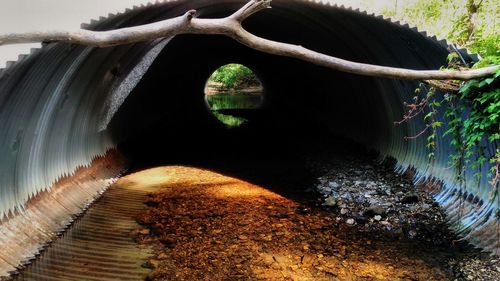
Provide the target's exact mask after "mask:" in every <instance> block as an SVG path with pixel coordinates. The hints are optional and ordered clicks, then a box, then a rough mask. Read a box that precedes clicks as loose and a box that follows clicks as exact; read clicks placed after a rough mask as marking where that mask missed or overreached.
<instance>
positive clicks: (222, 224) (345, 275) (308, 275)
mask: <svg viewBox="0 0 500 281" xmlns="http://www.w3.org/2000/svg"><path fill="white" fill-rule="evenodd" d="M123 180H125V181H128V182H133V183H134V184H137V185H140V184H144V185H151V184H153V185H159V184H162V185H163V187H162V188H161V189H160V191H159V192H156V193H154V194H151V195H150V196H149V199H148V201H147V202H145V203H147V204H148V205H149V206H150V208H147V209H146V210H145V211H144V212H143V213H142V214H141V215H140V216H139V218H138V221H139V222H140V223H142V224H143V225H144V227H145V229H143V230H141V231H138V232H137V233H138V237H137V238H138V240H139V241H140V242H142V243H149V244H153V245H154V246H155V257H154V258H152V259H151V260H150V262H149V266H150V267H152V268H153V269H154V271H153V272H152V274H151V275H150V278H151V279H154V280H448V279H450V276H448V273H447V272H446V271H445V269H443V268H441V267H440V266H438V265H437V264H438V263H437V262H436V260H438V259H439V258H440V257H439V255H437V254H435V253H433V252H432V250H431V249H425V247H418V246H417V245H415V244H412V243H411V242H404V241H400V240H397V241H391V240H386V239H378V240H377V239H371V238H370V237H368V236H369V235H367V234H363V233H358V232H356V231H355V228H353V227H348V226H345V225H338V224H337V223H336V220H335V218H334V217H332V214H329V213H326V212H323V211H321V210H316V209H314V208H313V209H311V208H309V207H306V206H305V205H303V204H302V203H299V202H296V201H293V200H290V199H288V198H286V197H284V196H282V195H278V194H276V193H274V192H272V191H270V190H268V189H266V188H265V187H262V186H257V185H254V184H252V183H249V182H246V181H243V180H240V179H237V178H232V177H229V176H225V175H222V174H219V173H215V172H212V171H208V170H203V169H198V168H191V167H181V166H168V167H161V168H156V169H152V170H146V171H144V172H139V173H135V174H132V175H129V176H127V177H125V178H124V179H123Z"/></svg>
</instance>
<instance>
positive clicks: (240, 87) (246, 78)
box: [204, 63, 264, 128]
mask: <svg viewBox="0 0 500 281" xmlns="http://www.w3.org/2000/svg"><path fill="white" fill-rule="evenodd" d="M263 91H264V89H263V87H262V83H261V82H260V80H259V78H258V77H257V75H256V74H255V73H254V72H253V71H252V70H251V69H250V68H249V67H247V66H245V65H242V64H238V63H230V64H226V65H223V66H221V67H219V68H217V69H216V70H215V71H214V72H213V73H212V74H211V75H210V77H209V78H208V80H207V82H206V84H205V90H204V92H205V103H206V106H207V109H208V110H209V111H210V112H211V113H212V115H213V116H214V117H215V118H217V119H218V120H219V121H220V122H222V123H223V124H224V125H226V126H227V127H228V128H235V127H239V126H242V125H243V124H245V123H247V122H249V121H250V120H251V119H252V115H254V114H255V111H256V110H258V109H259V108H260V107H261V105H262V102H263Z"/></svg>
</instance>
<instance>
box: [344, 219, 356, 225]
mask: <svg viewBox="0 0 500 281" xmlns="http://www.w3.org/2000/svg"><path fill="white" fill-rule="evenodd" d="M345 222H346V223H347V224H350V225H353V224H354V219H347V220H346V221H345Z"/></svg>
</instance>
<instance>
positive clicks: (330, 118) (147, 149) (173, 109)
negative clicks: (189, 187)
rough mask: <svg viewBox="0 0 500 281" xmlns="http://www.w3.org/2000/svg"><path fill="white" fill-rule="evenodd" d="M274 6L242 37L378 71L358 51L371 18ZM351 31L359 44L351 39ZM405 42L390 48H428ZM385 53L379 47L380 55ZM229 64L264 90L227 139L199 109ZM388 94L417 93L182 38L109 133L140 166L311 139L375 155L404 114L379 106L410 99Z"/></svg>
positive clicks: (206, 13)
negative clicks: (323, 136)
mask: <svg viewBox="0 0 500 281" xmlns="http://www.w3.org/2000/svg"><path fill="white" fill-rule="evenodd" d="M274 6H275V9H273V10H271V11H269V12H267V11H266V12H264V13H262V14H259V15H255V17H252V18H250V19H249V20H248V21H247V22H245V28H247V29H248V30H249V31H250V32H252V33H254V34H256V35H259V36H262V37H265V38H272V39H274V40H277V41H282V42H287V43H293V44H297V45H303V46H305V47H307V48H310V49H313V50H317V51H320V52H324V53H327V54H329V55H333V56H337V57H342V58H345V59H349V60H353V61H370V62H374V63H376V59H381V58H380V57H379V56H378V55H381V54H378V55H377V56H370V53H371V52H374V51H373V49H376V48H374V47H373V46H366V45H362V44H360V43H359V42H357V41H359V40H361V39H360V38H358V37H361V38H363V37H367V36H374V35H373V34H371V33H373V30H372V29H370V34H369V33H367V30H368V29H366V27H368V26H372V25H373V21H378V19H376V18H371V17H365V16H362V15H357V14H356V13H355V12H352V11H340V10H339V11H337V14H336V15H335V17H334V18H331V17H330V18H328V19H329V22H328V24H326V23H325V22H324V21H322V20H323V19H322V18H321V16H324V17H327V16H326V15H322V13H319V17H318V14H317V12H318V11H317V10H315V8H316V9H317V8H318V7H310V6H308V5H304V3H290V4H289V3H287V4H286V5H283V4H282V3H279V2H277V3H276V4H274ZM236 8H237V6H232V5H228V4H227V3H222V4H220V6H218V5H217V4H213V5H210V8H207V9H206V10H202V12H200V16H203V17H207V18H211V17H213V18H216V17H222V16H227V15H229V14H230V13H231V12H232V11H233V10H234V9H236ZM311 14H315V17H311V16H310V15H311ZM353 23H355V26H356V27H357V28H358V31H359V33H361V34H359V35H358V34H353V33H352V32H350V29H352V28H353V25H354V24H353ZM387 24H389V25H390V23H387ZM380 31H381V32H383V29H382V28H381V29H380ZM410 35H413V36H417V37H418V36H421V35H420V34H419V33H416V34H412V33H411V32H409V33H408V37H403V36H399V38H396V39H399V40H400V41H402V42H404V43H408V46H405V47H406V48H407V50H406V51H407V52H408V53H411V52H413V53H414V49H415V48H418V49H422V50H425V49H428V48H430V46H431V45H432V44H429V43H430V42H426V41H423V42H421V41H418V40H411V38H410V37H409V36H410ZM374 37H375V36H374ZM325 38H328V40H325ZM364 40H369V38H364ZM376 43H378V42H376ZM419 43H420V44H422V46H418V45H417V44H419ZM426 43H427V44H428V46H425V44H426ZM413 44H415V45H416V46H414V45H413ZM383 48H384V46H380V47H379V48H378V50H383ZM434 48H435V46H434ZM404 51H405V50H399V52H404ZM383 52H384V53H385V52H388V51H387V50H383ZM445 54H446V51H444V50H440V52H439V54H438V55H440V56H441V57H440V59H439V60H437V61H435V60H434V61H432V62H430V61H426V60H425V59H424V60H421V59H420V58H418V57H412V58H411V59H409V60H407V59H405V60H402V59H401V60H400V61H398V59H400V58H396V57H391V60H392V61H391V62H392V63H400V64H401V65H402V66H410V65H415V64H416V63H419V64H420V67H421V68H426V67H429V68H432V67H435V66H437V65H439V64H442V63H443V60H444V57H445ZM434 55H436V54H434ZM412 60H414V61H412ZM227 63H240V64H243V65H246V66H248V67H250V68H251V69H252V70H254V71H255V73H256V74H257V76H258V77H259V79H260V80H261V81H262V84H263V87H264V103H263V106H262V108H261V109H259V110H256V111H255V112H254V113H253V114H252V116H250V122H249V124H245V125H244V126H243V127H242V128H238V129H231V130H228V129H226V128H225V127H224V126H221V124H219V123H218V122H217V120H215V119H214V118H213V117H212V116H210V114H208V113H209V112H207V110H206V105H205V104H204V100H203V89H204V86H205V83H206V80H207V78H208V77H209V76H210V74H211V73H212V72H213V71H214V70H215V69H217V68H218V67H220V66H222V65H224V64H227ZM385 63H388V62H385ZM387 85H390V87H392V88H398V90H400V91H401V92H405V91H410V90H411V89H414V88H415V87H416V85H417V83H415V82H401V81H391V80H384V79H374V78H367V77H362V76H357V75H352V74H346V73H342V72H336V71H332V70H330V69H326V68H323V67H319V66H315V65H312V64H310V63H306V62H302V61H299V60H296V59H291V58H286V57H278V56H272V55H267V54H263V53H260V52H258V51H255V50H252V49H250V48H247V47H245V46H242V45H241V44H239V43H237V42H235V41H234V40H231V39H229V38H226V37H222V36H199V35H196V36H193V35H182V36H177V37H175V38H173V39H172V40H171V41H170V42H169V43H168V44H167V45H166V46H165V47H164V49H163V50H162V52H161V53H160V54H159V55H158V57H157V58H156V60H155V61H154V63H153V64H152V65H151V67H150V68H149V70H148V71H147V72H146V74H145V75H144V76H143V77H142V79H141V81H140V82H139V83H138V85H137V86H136V88H135V89H134V90H133V91H132V92H131V93H130V95H129V96H128V97H127V99H126V100H125V102H124V103H123V104H122V106H121V107H120V109H119V110H118V111H117V113H116V114H115V115H114V117H113V119H112V121H111V122H110V124H109V128H110V131H111V132H112V134H113V136H114V138H115V139H117V140H119V147H120V148H121V150H122V151H124V152H125V153H126V154H127V155H129V156H130V157H132V158H134V159H137V160H138V159H139V158H142V159H141V161H146V159H145V158H148V157H150V158H151V159H150V160H156V161H161V159H173V158H174V157H177V158H182V157H186V156H187V155H190V156H193V157H205V158H206V157H207V156H212V157H215V156H221V154H224V151H227V152H231V153H227V154H228V155H231V156H234V153H232V152H235V151H237V152H238V153H237V155H239V156H241V157H250V156H256V155H260V157H262V155H271V154H273V151H274V152H276V151H279V150H280V148H283V147H286V146H293V145H294V144H300V143H306V142H309V141H310V140H311V138H314V137H315V135H317V133H318V132H323V133H325V132H326V133H330V134H334V135H338V136H342V137H345V138H349V139H351V140H353V141H355V142H359V143H362V144H363V145H365V146H366V147H368V148H377V149H379V148H380V144H382V143H387V140H389V139H391V138H392V137H393V134H394V129H393V128H391V126H393V125H392V122H393V121H394V120H395V119H393V118H395V117H397V116H402V114H403V111H402V110H401V108H393V107H392V108H391V107H390V105H389V104H388V103H387V101H386V99H398V100H399V102H401V101H403V100H404V99H407V98H410V97H409V96H408V97H405V96H404V95H394V94H393V92H392V91H389V90H387V87H388V86H387ZM402 131H405V128H403V130H402ZM406 131H408V130H406ZM403 134H404V132H403ZM242 148H247V149H242ZM256 152H257V153H256ZM210 153H213V155H208V154H210ZM176 155H177V156H176ZM153 158H156V159H153ZM208 158H211V157H208Z"/></svg>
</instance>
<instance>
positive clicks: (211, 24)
mask: <svg viewBox="0 0 500 281" xmlns="http://www.w3.org/2000/svg"><path fill="white" fill-rule="evenodd" d="M270 3H271V0H250V2H248V3H247V4H246V5H245V6H243V7H242V8H241V9H239V10H238V11H236V12H235V13H234V14H232V15H230V16H229V17H226V18H220V19H199V18H195V15H196V11H194V10H191V11H188V12H187V13H185V14H184V15H182V16H179V17H175V18H171V19H167V20H163V21H159V22H155V23H150V24H144V25H139V26H134V27H127V28H120V29H115V30H110V31H90V30H84V29H79V30H76V31H42V32H31V33H10V34H5V35H0V45H6V44H15V43H33V42H66V43H74V44H81V45H88V46H94V47H101V48H103V47H109V46H115V45H122V44H130V43H136V42H141V41H147V40H153V39H157V38H161V37H170V36H175V35H179V34H212V35H225V36H228V37H231V38H233V39H234V40H236V41H238V42H240V43H241V44H243V45H246V46H248V47H250V48H252V49H255V50H259V51H261V52H264V53H268V54H273V55H278V56H286V57H291V58H296V59H300V60H304V61H307V62H311V63H313V64H316V65H320V66H324V67H328V68H331V69H334V70H338V71H343V72H348V73H353V74H358V75H365V76H374V77H384V78H394V79H404V80H421V81H422V80H470V79H474V78H480V77H485V76H488V75H491V74H492V73H494V72H495V71H496V70H498V69H499V67H500V66H499V65H497V66H492V67H485V68H481V69H473V70H454V71H445V70H412V69H404V68H395V67H387V66H379V65H372V64H365V63H358V62H352V61H348V60H344V59H340V58H337V57H333V56H328V55H325V54H322V53H318V52H315V51H312V50H309V49H306V48H304V47H302V46H297V45H292V44H286V43H282V42H276V41H272V40H268V39H264V38H261V37H258V36H255V35H253V34H251V33H249V32H247V31H246V30H245V29H244V28H243V27H242V25H241V23H242V22H243V21H244V20H245V19H247V18H248V17H249V16H251V15H253V14H254V13H257V12H259V11H261V10H263V9H266V8H270Z"/></svg>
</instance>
